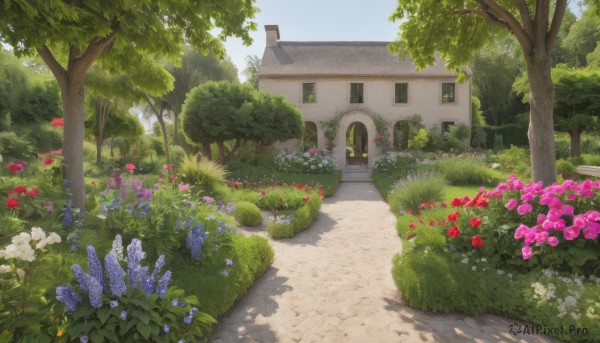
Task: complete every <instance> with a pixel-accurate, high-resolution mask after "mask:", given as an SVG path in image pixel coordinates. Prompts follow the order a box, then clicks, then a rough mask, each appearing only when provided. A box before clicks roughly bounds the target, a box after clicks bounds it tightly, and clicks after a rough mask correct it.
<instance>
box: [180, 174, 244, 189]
mask: <svg viewBox="0 0 600 343" xmlns="http://www.w3.org/2000/svg"><path fill="white" fill-rule="evenodd" d="M175 180H177V176H175V175H171V181H175ZM233 183H234V186H232V187H237V182H233Z"/></svg>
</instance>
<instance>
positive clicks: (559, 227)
mask: <svg viewBox="0 0 600 343" xmlns="http://www.w3.org/2000/svg"><path fill="white" fill-rule="evenodd" d="M565 226H567V223H565V221H564V220H562V219H559V220H557V221H555V222H554V230H556V231H561V230H562V229H564V228H565Z"/></svg>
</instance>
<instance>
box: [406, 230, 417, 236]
mask: <svg viewBox="0 0 600 343" xmlns="http://www.w3.org/2000/svg"><path fill="white" fill-rule="evenodd" d="M415 235H416V234H415V233H414V232H412V231H408V232H407V233H406V236H407V237H408V238H412V237H414V236H415Z"/></svg>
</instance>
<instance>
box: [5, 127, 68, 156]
mask: <svg viewBox="0 0 600 343" xmlns="http://www.w3.org/2000/svg"><path fill="white" fill-rule="evenodd" d="M15 129H16V130H18V132H19V135H20V136H25V137H27V138H28V139H29V140H31V143H32V146H33V149H34V151H50V150H56V149H60V148H61V147H62V133H61V131H62V130H57V129H55V128H53V127H52V126H50V124H49V123H35V124H30V125H28V126H26V127H19V128H18V129H17V128H16V127H15Z"/></svg>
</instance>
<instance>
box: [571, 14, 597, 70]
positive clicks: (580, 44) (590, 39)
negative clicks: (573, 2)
mask: <svg viewBox="0 0 600 343" xmlns="http://www.w3.org/2000/svg"><path fill="white" fill-rule="evenodd" d="M598 41H600V23H599V22H598V17H597V15H596V14H595V13H593V10H586V11H585V12H584V13H583V15H582V16H581V18H580V19H579V20H577V21H575V22H574V23H573V25H571V27H570V28H569V33H568V34H567V35H566V37H564V39H563V41H562V46H563V48H564V50H565V52H566V55H567V56H566V59H565V61H564V62H566V63H568V64H569V66H571V67H577V68H581V67H585V66H586V65H587V58H586V57H587V55H588V54H590V53H592V52H593V51H594V49H595V48H596V47H597V42H598Z"/></svg>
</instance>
